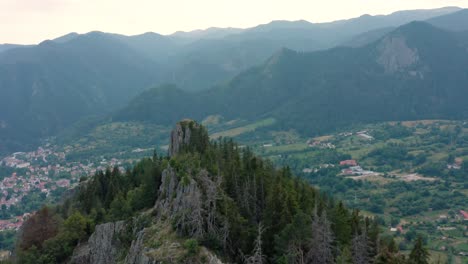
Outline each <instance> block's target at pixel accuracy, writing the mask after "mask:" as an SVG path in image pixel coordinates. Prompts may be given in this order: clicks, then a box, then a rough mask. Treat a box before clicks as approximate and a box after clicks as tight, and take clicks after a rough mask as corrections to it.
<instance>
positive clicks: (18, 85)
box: [0, 8, 457, 153]
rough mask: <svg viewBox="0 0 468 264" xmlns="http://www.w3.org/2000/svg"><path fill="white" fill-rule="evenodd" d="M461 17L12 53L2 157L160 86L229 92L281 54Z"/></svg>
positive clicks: (400, 17)
mask: <svg viewBox="0 0 468 264" xmlns="http://www.w3.org/2000/svg"><path fill="white" fill-rule="evenodd" d="M455 10H457V9H456V8H443V9H436V10H416V11H405V12H398V13H394V14H391V15H388V16H375V17H372V16H362V17H359V18H355V19H350V20H345V21H338V22H332V23H315V24H314V23H310V22H307V21H273V22H271V23H269V24H265V25H260V26H258V27H255V28H250V29H245V30H237V29H216V28H214V29H208V30H205V31H200V32H198V31H197V32H192V33H191V34H189V33H187V34H183V33H178V34H175V35H172V36H163V35H159V34H156V33H151V32H149V33H145V34H141V35H136V36H123V35H118V34H109V33H103V32H90V33H88V34H76V33H70V34H67V35H65V36H63V37H60V38H56V39H54V40H49V41H44V42H42V43H41V44H39V45H35V46H30V47H24V48H20V49H17V48H14V49H9V50H6V51H3V52H1V53H0V95H1V96H0V104H1V106H0V136H1V140H0V153H2V152H5V151H12V150H13V151H17V150H24V149H25V148H26V147H27V146H30V144H33V143H35V142H36V143H37V141H38V140H40V139H43V138H45V137H48V136H53V135H55V134H56V133H57V132H58V131H61V130H62V129H63V128H66V127H67V126H69V125H70V124H72V123H73V122H75V121H77V120H79V119H81V118H84V117H86V116H90V115H91V116H96V115H100V116H102V115H105V114H107V113H109V112H111V111H113V110H115V109H118V108H120V107H122V106H125V105H126V104H127V103H128V102H129V101H130V98H132V97H133V96H135V95H137V94H138V93H139V92H141V91H143V90H144V89H146V88H147V87H150V86H153V85H156V84H163V83H174V84H176V85H177V86H178V87H180V88H181V89H183V90H186V91H192V92H195V91H200V90H206V89H209V88H210V87H213V86H215V85H218V86H224V85H226V83H228V82H229V80H230V79H232V78H233V77H234V76H236V75H237V74H239V73H241V72H242V71H244V70H247V69H249V68H250V67H253V66H255V65H259V64H261V63H262V62H264V61H265V60H266V59H268V58H269V57H270V56H271V55H272V54H273V53H275V52H277V51H278V50H280V49H281V48H282V47H287V48H289V49H294V50H298V51H314V50H319V49H327V48H330V47H333V46H335V45H337V44H340V43H342V42H344V41H345V40H349V39H351V38H352V37H353V36H355V34H362V33H364V32H367V31H369V30H374V29H376V28H379V27H384V26H385V27H389V26H395V25H400V24H401V23H405V22H407V21H411V20H414V19H426V18H429V17H432V16H436V15H441V14H447V13H451V12H454V11H455ZM181 38H187V39H190V41H186V40H184V41H180V39H181ZM235 82H236V81H233V82H231V84H232V83H235ZM285 85H288V84H286V83H285ZM209 93H211V91H210V92H207V94H209ZM163 104H164V103H163ZM214 105H216V103H214ZM213 107H214V106H213ZM204 108H206V106H204ZM196 111H198V110H197V109H196ZM196 111H195V112H196ZM216 111H218V110H216ZM178 116H179V115H178Z"/></svg>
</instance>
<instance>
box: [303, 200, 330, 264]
mask: <svg viewBox="0 0 468 264" xmlns="http://www.w3.org/2000/svg"><path fill="white" fill-rule="evenodd" d="M330 225H331V224H330V221H328V219H327V214H326V212H325V211H323V212H322V215H320V216H318V214H317V208H316V209H315V210H314V218H313V220H312V237H311V241H310V249H309V251H308V252H307V255H306V261H307V263H311V264H327V263H334V259H333V242H334V235H333V232H332V230H331V226H330Z"/></svg>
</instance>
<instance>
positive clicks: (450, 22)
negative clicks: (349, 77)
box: [341, 9, 468, 47]
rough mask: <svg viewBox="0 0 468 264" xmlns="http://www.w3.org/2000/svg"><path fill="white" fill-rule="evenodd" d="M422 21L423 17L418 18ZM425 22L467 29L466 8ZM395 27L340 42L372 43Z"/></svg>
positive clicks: (450, 27) (449, 27) (349, 45)
mask: <svg viewBox="0 0 468 264" xmlns="http://www.w3.org/2000/svg"><path fill="white" fill-rule="evenodd" d="M419 20H420V21H423V20H424V19H419ZM425 22H427V23H429V24H431V25H433V26H435V27H438V28H441V29H444V30H448V31H456V32H462V31H467V30H468V9H461V10H458V11H455V12H450V13H448V14H443V15H440V16H436V17H432V18H429V19H427V20H425ZM394 29H395V27H382V28H378V29H375V30H370V31H368V32H365V33H362V34H359V35H356V36H354V37H352V38H351V39H349V40H347V41H345V42H343V43H341V45H342V46H347V47H359V46H364V45H366V44H369V43H372V42H374V41H376V40H378V39H379V38H381V37H383V36H384V35H386V34H387V33H388V32H390V31H392V30H394Z"/></svg>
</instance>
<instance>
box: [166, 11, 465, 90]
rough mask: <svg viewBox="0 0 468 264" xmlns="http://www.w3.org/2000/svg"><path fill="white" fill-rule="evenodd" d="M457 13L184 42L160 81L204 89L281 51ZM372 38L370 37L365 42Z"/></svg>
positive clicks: (293, 24) (297, 26) (298, 24)
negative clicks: (163, 78)
mask: <svg viewBox="0 0 468 264" xmlns="http://www.w3.org/2000/svg"><path fill="white" fill-rule="evenodd" d="M458 10H460V8H457V7H446V8H440V9H433V10H411V11H400V12H395V13H393V14H390V15H386V16H383V15H380V16H370V15H365V16H361V17H359V18H354V19H349V20H341V21H336V22H330V23H310V22H308V21H304V20H299V21H273V22H271V23H268V24H265V25H259V26H257V27H253V28H250V29H246V30H243V31H240V32H237V33H236V34H230V35H226V36H225V37H224V38H214V39H212V38H204V39H199V40H197V41H195V42H192V43H190V44H189V45H187V46H185V47H184V48H183V49H182V50H181V51H179V52H178V53H177V54H176V55H175V56H174V58H173V59H172V60H173V61H176V63H175V65H173V66H172V67H170V72H169V73H168V75H167V78H165V81H168V82H172V83H175V84H176V85H177V86H179V87H181V88H182V89H184V90H190V91H198V90H202V89H207V88H209V87H211V86H213V85H214V84H219V83H221V82H223V81H227V80H229V79H230V78H232V77H234V76H235V75H236V74H238V73H240V72H241V71H243V70H246V69H248V68H249V67H252V66H255V65H258V64H259V63H260V62H261V61H264V60H266V59H268V57H270V56H271V55H272V54H273V53H274V52H276V51H278V50H279V49H281V48H283V47H284V48H289V49H293V50H297V51H317V50H323V49H328V48H332V47H334V46H337V45H340V44H342V43H345V42H346V41H349V40H350V39H352V38H353V37H355V36H356V35H359V34H364V33H366V32H368V31H372V30H377V29H380V30H381V29H382V28H389V27H398V26H401V25H404V24H406V23H409V22H411V21H414V20H419V21H423V20H427V19H429V18H432V17H436V16H440V15H445V14H450V13H453V12H456V11H458ZM385 33H386V32H385ZM377 39H378V37H374V38H372V39H371V40H377Z"/></svg>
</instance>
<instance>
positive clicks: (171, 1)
mask: <svg viewBox="0 0 468 264" xmlns="http://www.w3.org/2000/svg"><path fill="white" fill-rule="evenodd" d="M443 6H459V7H468V0H0V43H21V44H32V43H38V42H40V41H42V40H45V39H51V38H55V37H58V36H61V35H64V34H66V33H69V32H78V33H85V32H89V31H93V30H99V31H105V32H113V33H121V34H126V35H134V34H140V33H144V32H148V31H153V32H158V33H161V34H170V33H173V32H175V31H178V30H183V31H189V30H193V29H205V28H208V27H242V28H245V27H252V26H256V25H258V24H264V23H268V22H270V21H272V20H299V19H305V20H308V21H311V22H326V21H333V20H338V19H344V18H351V17H357V16H360V15H362V14H371V15H376V14H389V13H392V12H394V11H398V10H407V9H427V8H436V7H443Z"/></svg>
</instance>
